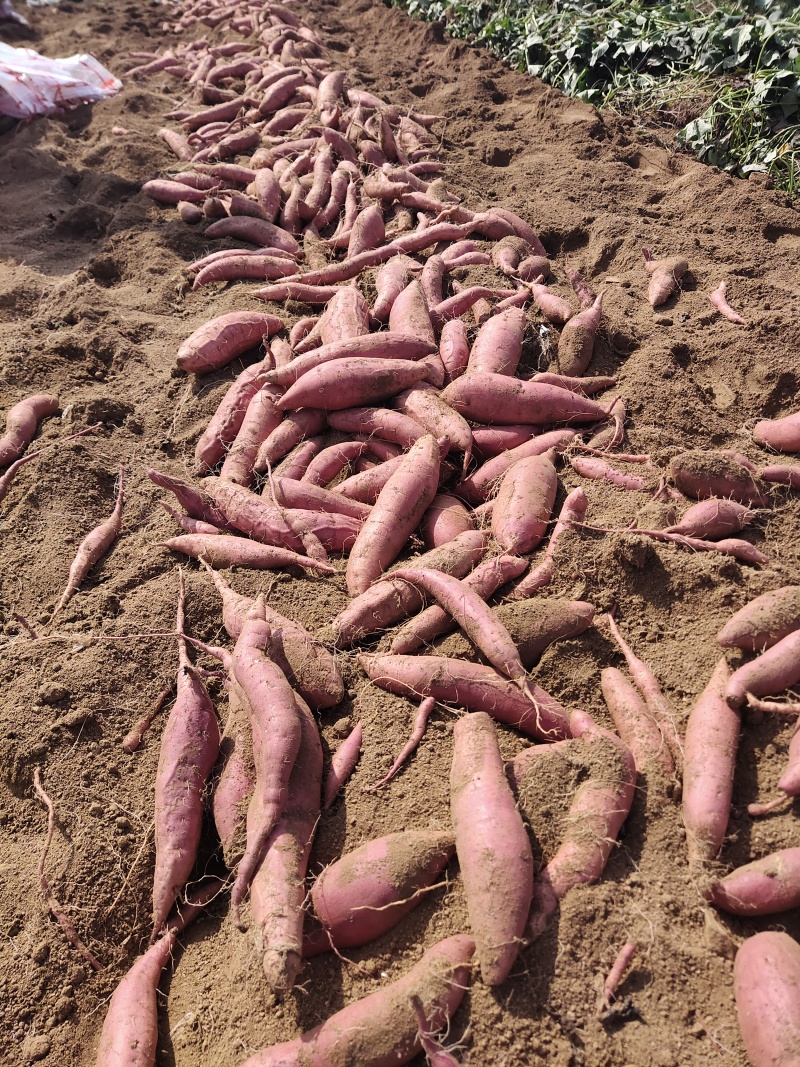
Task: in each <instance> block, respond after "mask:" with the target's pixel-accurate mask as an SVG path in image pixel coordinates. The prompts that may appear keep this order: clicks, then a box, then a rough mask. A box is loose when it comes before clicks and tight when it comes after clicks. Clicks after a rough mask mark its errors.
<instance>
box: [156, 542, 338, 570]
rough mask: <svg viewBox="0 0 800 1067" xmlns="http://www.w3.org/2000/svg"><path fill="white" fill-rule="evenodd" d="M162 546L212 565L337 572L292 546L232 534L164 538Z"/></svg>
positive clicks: (327, 564) (328, 565)
mask: <svg viewBox="0 0 800 1067" xmlns="http://www.w3.org/2000/svg"><path fill="white" fill-rule="evenodd" d="M161 546H162V547H163V548H168V549H170V551H172V552H183V553H184V554H185V555H187V556H193V557H194V558H195V559H205V560H206V561H207V562H208V563H210V564H211V566H212V567H223V568H224V567H236V566H242V567H253V568H255V569H257V570H265V569H266V570H270V569H273V568H276V567H304V568H305V569H306V570H312V571H319V572H320V573H321V574H334V573H335V570H334V568H333V567H332V566H331V565H330V564H329V563H325V562H324V561H323V560H318V559H309V558H308V556H301V555H299V554H298V553H297V552H292V551H290V549H288V548H279V547H276V546H274V545H261V544H258V543H257V542H256V541H249V540H248V539H247V538H246V537H232V536H229V535H228V534H220V535H218V536H212V535H210V534H185V535H184V536H182V537H172V538H170V540H169V541H162V542H161Z"/></svg>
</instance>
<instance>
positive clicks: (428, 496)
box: [347, 435, 439, 596]
mask: <svg viewBox="0 0 800 1067" xmlns="http://www.w3.org/2000/svg"><path fill="white" fill-rule="evenodd" d="M438 484H439V444H438V442H437V440H436V438H435V437H433V436H432V435H427V436H425V437H421V438H420V439H419V441H417V442H416V443H415V444H414V445H412V447H411V448H410V449H409V451H408V452H407V453H406V455H405V456H404V457H402V460H401V465H400V466H399V467H398V469H397V470H396V471H395V473H394V474H393V475H392V476H391V478H390V479H389V480H388V482H387V483H386V485H385V486H384V488H383V489H382V490H381V493H380V496H379V497H378V499H377V501H376V502H375V506H374V507H373V509H372V511H371V512H370V514H369V516H368V517H367V518H366V519H365V520H364V525H363V527H362V528H361V532H360V533H359V535H358V538H357V540H356V543H355V545H354V546H353V548H352V550H351V552H350V558H349V559H348V561H347V588H348V591H349V592H350V595H351V596H358V595H359V594H360V593H363V592H364V591H365V590H366V589H367V587H368V586H369V585H371V584H372V582H374V581H375V579H376V578H378V577H379V576H380V575H381V573H382V572H383V571H384V570H386V568H387V567H388V566H389V564H391V563H393V562H394V560H395V559H396V558H397V556H398V555H399V554H400V552H401V550H402V548H403V546H404V545H405V543H406V541H407V539H408V537H409V536H410V535H411V533H413V531H414V530H415V529H416V528H417V526H418V525H419V522H420V520H421V519H422V516H423V515H424V514H425V511H426V510H427V508H428V505H429V504H430V502H431V501H432V500H433V498H434V496H435V495H436V490H437V488H438Z"/></svg>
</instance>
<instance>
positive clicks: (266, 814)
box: [231, 597, 302, 929]
mask: <svg viewBox="0 0 800 1067" xmlns="http://www.w3.org/2000/svg"><path fill="white" fill-rule="evenodd" d="M264 615H265V612H264V601H263V597H259V599H258V600H257V601H256V603H255V605H254V607H253V608H252V609H251V610H250V611H249V612H248V616H247V619H246V621H245V624H244V626H243V627H242V632H241V633H240V635H239V638H238V640H237V642H236V646H235V648H234V651H233V673H234V677H235V680H236V682H237V684H238V685H239V686H240V688H241V690H242V693H243V694H244V697H245V699H246V701H247V708H248V712H249V714H250V725H251V727H252V731H253V763H254V766H255V772H256V780H255V786H254V789H253V794H252V797H251V799H250V804H249V806H248V809H247V848H246V849H245V853H244V856H243V857H242V860H241V862H240V864H239V867H238V870H237V872H236V881H235V882H234V885H233V889H232V891H231V917H232V919H233V922H234V924H235V925H236V926H237V927H239V929H242V924H241V921H240V919H239V905H240V904H241V901H242V899H243V898H244V895H245V893H246V892H247V890H248V888H249V886H250V883H251V881H252V880H253V877H254V875H255V873H256V871H257V870H258V868H259V866H260V864H261V862H262V861H263V859H264V855H265V853H266V848H267V843H268V841H269V837H270V834H271V833H272V831H273V829H274V828H275V826H276V824H277V823H278V820H279V819H280V817H281V815H282V814H283V812H284V810H285V808H286V803H287V797H288V785H289V779H290V776H291V773H292V769H293V767H294V763H295V760H296V759H297V754H298V752H299V749H300V741H301V736H302V728H301V722H300V711H299V708H298V704H297V701H296V699H295V694H294V693H293V691H292V688H291V686H290V685H289V683H288V682H287V680H286V677H285V675H284V674H283V672H282V671H281V669H280V668H279V667H277V666H276V665H275V664H274V663H272V662H271V660H269V659H268V658H267V656H266V655H265V649H266V648H267V645H268V644H269V640H270V634H271V629H270V627H269V626H268V624H267V622H266V621H265V617H264Z"/></svg>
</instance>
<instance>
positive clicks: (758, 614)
mask: <svg viewBox="0 0 800 1067" xmlns="http://www.w3.org/2000/svg"><path fill="white" fill-rule="evenodd" d="M797 629H800V585H783V586H781V588H780V589H773V590H772V592H771V593H762V594H761V596H758V597H756V598H755V600H751V601H750V603H749V604H745V606H744V607H743V608H740V609H739V610H738V611H737V612H736V614H735V615H733V616H732V617H731V618H730V619H728V621H727V622H726V623H725V625H724V626H723V627H722V629H721V630H720V632H719V633H718V634H717V643H718V644H720V645H722V647H723V648H741V649H744V650H745V651H747V652H762V651H763V650H764V649H766V648H771V647H772V646H773V645H774V644H777V642H778V641H780V640H781V639H782V638H784V637H786V636H787V635H788V634H790V633H791V632H792V630H797Z"/></svg>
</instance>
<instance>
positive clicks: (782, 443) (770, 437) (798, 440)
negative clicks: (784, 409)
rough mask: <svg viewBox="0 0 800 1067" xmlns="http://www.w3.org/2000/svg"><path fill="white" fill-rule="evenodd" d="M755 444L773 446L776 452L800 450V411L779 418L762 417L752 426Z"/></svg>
mask: <svg viewBox="0 0 800 1067" xmlns="http://www.w3.org/2000/svg"><path fill="white" fill-rule="evenodd" d="M753 440H754V441H755V442H756V444H757V445H764V446H766V447H768V448H774V449H775V450H776V451H778V452H800V411H795V412H794V413H793V414H791V415H784V417H783V418H781V419H762V420H761V422H757V423H756V424H755V426H754V427H753Z"/></svg>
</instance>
